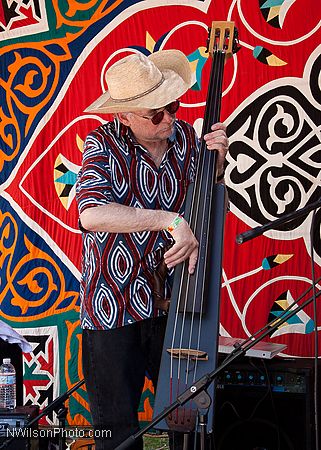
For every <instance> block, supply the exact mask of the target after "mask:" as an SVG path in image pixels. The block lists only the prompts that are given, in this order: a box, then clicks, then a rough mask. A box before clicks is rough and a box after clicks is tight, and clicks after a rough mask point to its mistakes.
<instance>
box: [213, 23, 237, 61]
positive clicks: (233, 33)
mask: <svg viewBox="0 0 321 450" xmlns="http://www.w3.org/2000/svg"><path fill="white" fill-rule="evenodd" d="M240 48H241V47H240V45H239V39H238V31H237V28H236V27H235V26H234V22H222V21H221V22H215V21H213V22H212V26H211V27H209V33H208V39H207V52H209V53H210V55H211V56H213V53H214V52H217V51H221V52H224V53H225V59H227V58H229V57H230V56H232V55H233V54H234V53H236V52H238V51H239V50H240Z"/></svg>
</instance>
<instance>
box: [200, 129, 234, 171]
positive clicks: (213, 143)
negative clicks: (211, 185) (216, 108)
mask: <svg viewBox="0 0 321 450" xmlns="http://www.w3.org/2000/svg"><path fill="white" fill-rule="evenodd" d="M211 130H212V131H211V132H210V133H207V134H205V135H204V140H205V142H206V146H207V148H208V149H209V150H217V152H218V159H217V176H220V175H221V174H222V173H223V172H224V161H225V158H226V154H227V151H228V146H229V143H228V138H227V135H226V126H225V125H224V124H223V123H215V124H214V125H212V126H211Z"/></svg>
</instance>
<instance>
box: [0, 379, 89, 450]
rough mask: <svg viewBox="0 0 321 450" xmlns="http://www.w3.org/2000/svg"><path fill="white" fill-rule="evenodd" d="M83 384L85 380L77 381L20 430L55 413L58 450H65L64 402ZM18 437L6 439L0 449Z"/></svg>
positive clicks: (65, 409)
mask: <svg viewBox="0 0 321 450" xmlns="http://www.w3.org/2000/svg"><path fill="white" fill-rule="evenodd" d="M84 383H85V380H84V379H83V380H80V381H78V383H77V384H75V386H73V387H72V388H70V389H69V391H67V392H65V393H64V394H62V395H61V396H60V397H57V398H56V399H55V400H54V401H53V402H51V403H50V404H49V405H48V406H46V407H45V409H43V410H42V412H41V413H40V414H39V415H38V416H37V417H35V418H34V419H32V420H31V421H30V422H28V423H27V424H25V425H24V426H23V427H21V429H22V430H24V429H27V428H30V427H31V426H32V425H33V424H35V423H37V422H38V421H39V420H40V419H41V418H42V417H44V416H46V415H47V414H49V413H51V412H52V411H55V412H56V414H57V417H58V419H59V427H60V428H61V432H60V434H59V450H65V449H66V436H65V433H63V430H64V428H65V419H66V416H67V408H66V406H65V401H66V400H68V398H69V397H70V396H71V394H72V393H73V392H75V391H76V390H77V389H78V388H79V387H80V386H82V385H83V384H84ZM19 436H20V434H19V435H18V436H12V437H11V438H9V439H6V440H5V441H4V442H3V443H2V444H1V445H0V449H2V448H7V447H8V446H9V444H11V442H12V441H14V440H15V439H17V437H19Z"/></svg>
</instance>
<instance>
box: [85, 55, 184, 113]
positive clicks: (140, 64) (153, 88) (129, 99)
mask: <svg viewBox="0 0 321 450" xmlns="http://www.w3.org/2000/svg"><path fill="white" fill-rule="evenodd" d="M106 82H107V86H108V90H107V91H106V92H104V93H103V94H102V95H101V96H100V97H99V98H98V99H97V100H96V101H95V102H94V103H92V104H91V105H90V106H89V107H88V108H87V109H86V110H85V112H95V113H116V112H127V111H137V110H140V109H157V108H162V107H163V106H165V105H168V104H169V103H171V102H172V101H174V100H176V99H177V98H179V97H180V96H181V95H183V94H184V93H185V92H186V91H187V90H188V89H189V88H190V86H191V83H192V73H191V68H190V64H189V61H188V59H187V58H186V56H185V55H184V53H182V52H181V51H179V50H161V51H159V52H155V53H152V54H151V55H149V56H148V57H147V56H145V55H143V54H142V53H135V54H132V55H129V56H126V57H125V58H122V59H121V60H119V61H117V62H116V63H115V64H113V65H112V66H111V67H110V68H109V69H108V70H107V72H106Z"/></svg>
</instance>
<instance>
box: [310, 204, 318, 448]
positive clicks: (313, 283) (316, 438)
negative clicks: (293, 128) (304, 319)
mask: <svg viewBox="0 0 321 450" xmlns="http://www.w3.org/2000/svg"><path fill="white" fill-rule="evenodd" d="M315 218H316V210H314V211H313V214H312V221H311V228H310V253H311V282H312V293H313V316H314V317H313V319H314V387H313V401H314V425H315V430H314V431H315V448H316V449H318V448H320V447H319V414H318V410H319V405H318V391H319V383H318V358H319V343H318V316H317V301H316V283H317V280H316V278H315V264H314V247H313V243H314V226H315Z"/></svg>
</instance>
